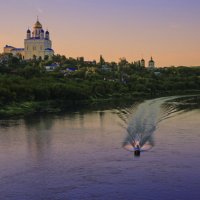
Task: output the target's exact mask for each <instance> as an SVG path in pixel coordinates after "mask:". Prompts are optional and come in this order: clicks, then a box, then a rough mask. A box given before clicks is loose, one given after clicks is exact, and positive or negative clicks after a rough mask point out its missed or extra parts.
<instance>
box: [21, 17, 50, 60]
mask: <svg viewBox="0 0 200 200" xmlns="http://www.w3.org/2000/svg"><path fill="white" fill-rule="evenodd" d="M53 54H54V51H53V49H52V42H51V40H50V35H49V31H46V32H44V30H43V28H42V25H41V23H40V22H39V20H37V22H36V23H35V25H34V27H33V32H32V34H31V31H30V30H29V29H28V30H27V34H26V39H25V40H24V58H25V60H29V59H32V58H33V57H36V58H39V57H41V58H42V59H44V57H45V56H49V57H51V56H52V55H53Z"/></svg>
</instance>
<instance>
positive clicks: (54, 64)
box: [45, 63, 60, 72]
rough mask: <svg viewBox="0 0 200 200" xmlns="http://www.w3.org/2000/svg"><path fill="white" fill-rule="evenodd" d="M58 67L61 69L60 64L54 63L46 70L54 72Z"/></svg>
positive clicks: (46, 67)
mask: <svg viewBox="0 0 200 200" xmlns="http://www.w3.org/2000/svg"><path fill="white" fill-rule="evenodd" d="M58 67H60V65H59V64H58V63H52V64H51V65H47V66H45V69H46V71H47V72H52V71H54V70H55V69H56V68H58Z"/></svg>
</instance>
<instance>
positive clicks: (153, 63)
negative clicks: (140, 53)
mask: <svg viewBox="0 0 200 200" xmlns="http://www.w3.org/2000/svg"><path fill="white" fill-rule="evenodd" d="M148 67H149V68H150V69H154V68H155V62H154V60H153V58H152V57H151V60H150V61H149V66H148Z"/></svg>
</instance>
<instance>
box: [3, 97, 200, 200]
mask: <svg viewBox="0 0 200 200" xmlns="http://www.w3.org/2000/svg"><path fill="white" fill-rule="evenodd" d="M191 99H192V97H187V98H185V99H184V98H180V99H177V98H160V99H154V100H147V101H144V102H141V103H134V105H132V106H127V107H126V106H125V107H123V108H122V107H120V108H115V109H111V110H100V111H88V112H85V111H84V112H76V113H70V114H66V115H46V116H34V117H28V118H25V119H18V120H1V121H0V200H68V199H69V200H71V199H72V200H79V199H81V200H85V199H87V200H88V199H89V200H112V199H115V200H118V199H119V200H123V199H126V200H129V199H130V200H132V199H137V200H154V199H161V200H179V199H180V200H185V199H192V200H199V199H200V190H199V183H200V170H199V169H200V130H199V129H200V124H199V122H200V109H199V107H198V106H196V104H195V102H193V100H191ZM132 140H137V141H138V142H139V143H140V145H141V146H143V147H144V148H145V145H146V146H148V147H149V146H150V148H146V150H147V151H144V152H142V153H141V156H140V157H135V156H134V153H133V152H132V151H131V148H132V146H130V144H131V141H132ZM143 147H142V148H143Z"/></svg>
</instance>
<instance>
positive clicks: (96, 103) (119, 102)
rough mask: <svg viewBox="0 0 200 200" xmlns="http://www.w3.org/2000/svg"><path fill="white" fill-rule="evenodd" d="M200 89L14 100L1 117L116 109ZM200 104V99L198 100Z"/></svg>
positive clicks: (191, 93)
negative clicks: (86, 98) (41, 99)
mask: <svg viewBox="0 0 200 200" xmlns="http://www.w3.org/2000/svg"><path fill="white" fill-rule="evenodd" d="M199 94H200V91H176V92H173V93H170V92H165V94H157V95H151V94H144V93H132V94H123V95H122V94H121V95H120V94H119V95H115V96H110V97H109V98H95V97H92V98H90V99H89V100H77V101H70V100H69V101H66V100H65V101H63V100H50V101H26V102H19V103H17V102H14V103H12V104H8V105H4V106H1V108H0V119H4V118H16V117H26V116H31V115H34V114H36V113H38V114H39V113H41V114H42V113H68V112H77V111H83V110H105V109H114V108H117V107H127V106H130V105H132V104H133V103H134V102H141V101H143V100H146V99H152V98H158V97H164V96H173V95H199ZM197 103H198V104H200V101H198V102H197Z"/></svg>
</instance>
